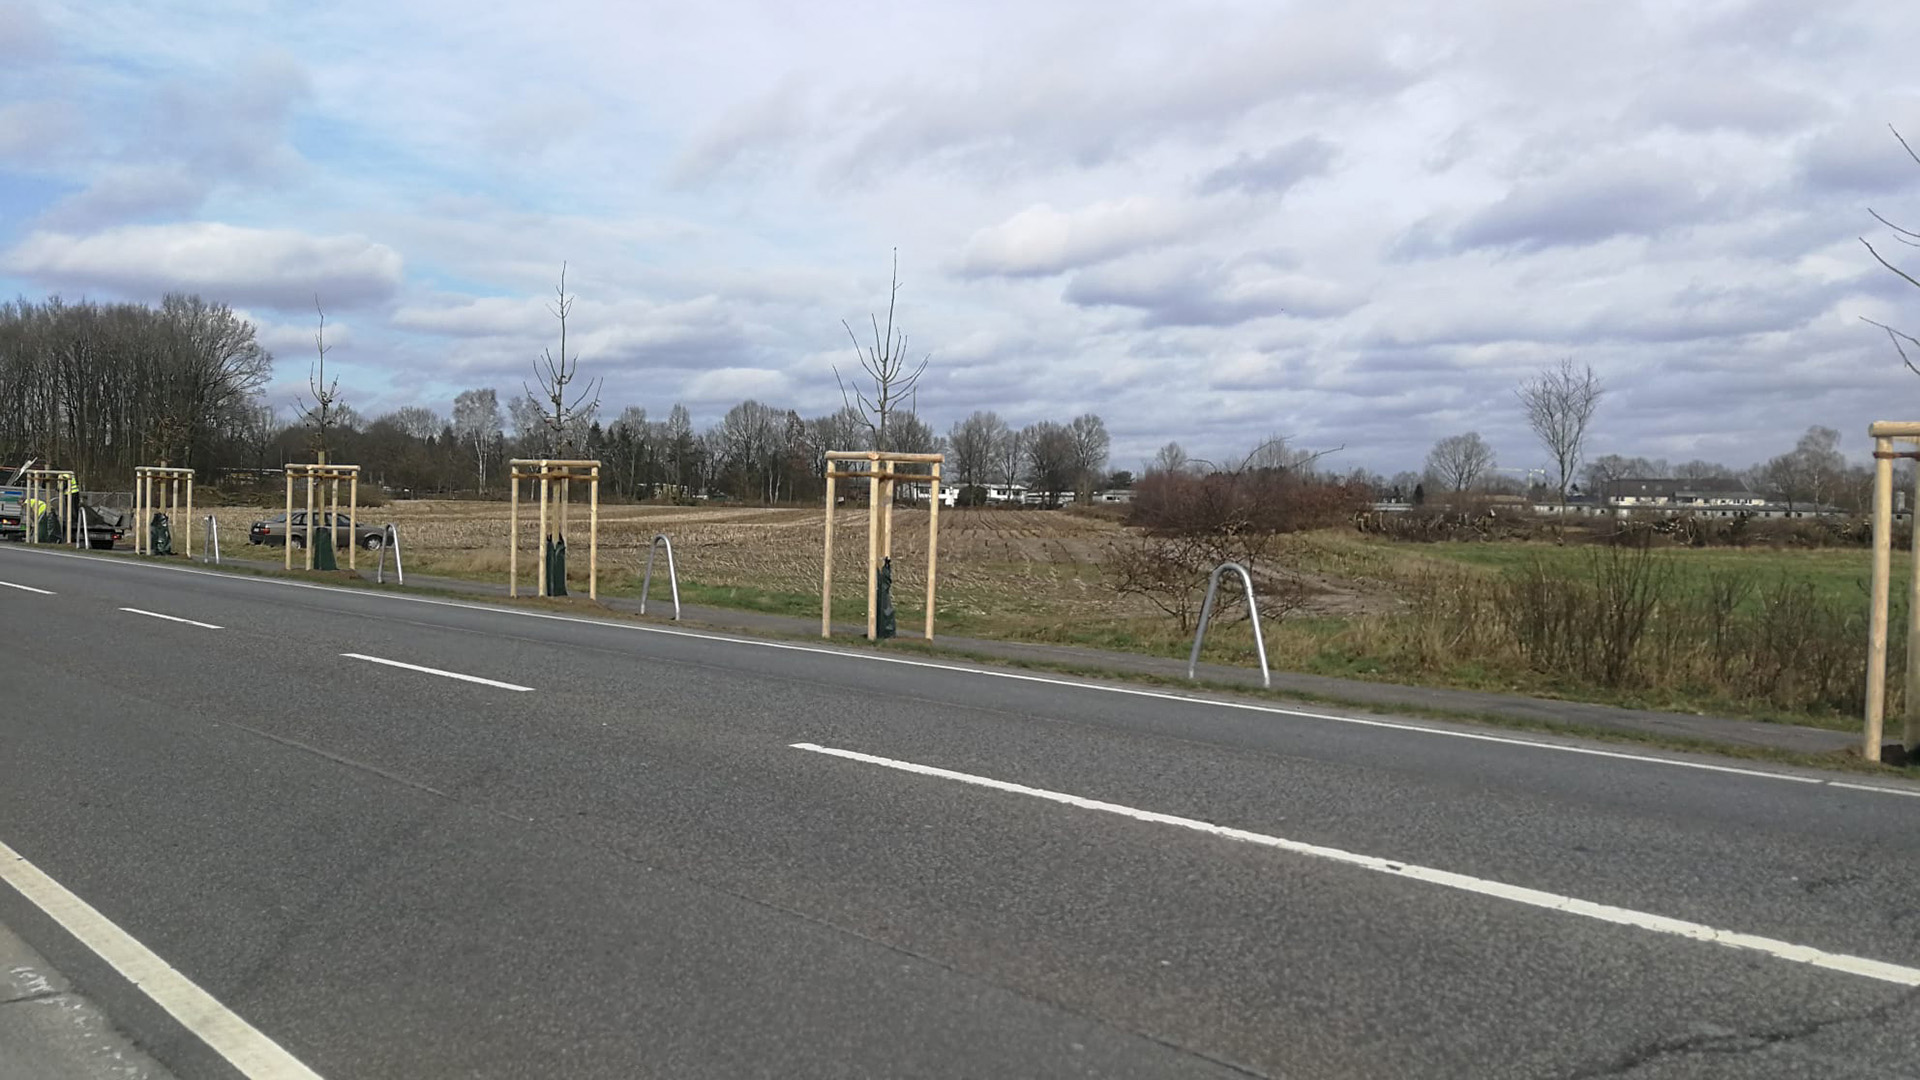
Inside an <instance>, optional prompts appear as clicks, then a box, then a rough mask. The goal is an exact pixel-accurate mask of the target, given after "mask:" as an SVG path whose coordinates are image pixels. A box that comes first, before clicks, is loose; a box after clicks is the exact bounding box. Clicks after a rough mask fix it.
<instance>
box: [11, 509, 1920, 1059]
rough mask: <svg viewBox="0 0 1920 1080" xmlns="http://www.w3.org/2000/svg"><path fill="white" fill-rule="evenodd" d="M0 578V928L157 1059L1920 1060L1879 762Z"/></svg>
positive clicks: (93, 581)
mask: <svg viewBox="0 0 1920 1080" xmlns="http://www.w3.org/2000/svg"><path fill="white" fill-rule="evenodd" d="M0 614H4V616H5V620H4V625H5V626H6V628H7V642H8V648H7V650H6V653H5V654H4V658H0V674H3V675H4V684H3V685H4V686H5V687H6V692H7V694H6V703H7V704H6V707H5V711H4V713H0V878H4V880H5V881H6V882H7V885H5V886H0V924H5V925H8V926H11V927H12V928H13V929H14V930H15V931H16V932H18V933H19V934H20V935H21V936H22V937H23V938H25V939H26V940H27V941H28V943H29V944H31V945H32V946H33V947H34V948H35V949H37V950H39V951H40V952H41V953H43V954H45V955H46V956H47V958H48V959H49V960H50V961H51V962H52V963H53V964H54V965H55V966H56V967H58V968H59V969H60V970H62V971H63V972H65V973H67V974H68V975H69V976H70V977H71V978H72V979H73V981H74V982H75V984H76V985H77V986H79V987H80V988H81V989H82V990H83V991H85V992H86V993H87V994H88V995H89V996H90V997H92V998H93V999H94V1000H95V1001H97V1002H99V1003H100V1005H101V1006H102V1008H103V1009H104V1010H105V1011H106V1012H107V1013H108V1014H109V1015H110V1016H112V1017H113V1019H114V1020H115V1022H116V1023H118V1024H119V1025H120V1026H121V1027H123V1028H124V1029H125V1030H126V1031H127V1032H128V1033H129V1034H130V1035H131V1036H132V1037H133V1038H134V1040H135V1041H136V1042H137V1043H139V1044H140V1045H141V1046H142V1048H144V1049H145V1050H147V1051H148V1052H150V1053H152V1054H153V1055H154V1056H155V1057H156V1058H157V1059H158V1060H160V1061H161V1062H162V1063H163V1064H165V1065H167V1066H168V1067H170V1068H172V1069H173V1070H174V1071H175V1072H177V1073H178V1074H179V1075H180V1076H182V1077H201V1076H206V1077H239V1076H246V1077H256V1078H268V1077H272V1078H275V1080H278V1078H280V1077H301V1076H321V1077H325V1078H327V1080H346V1078H374V1077H405V1078H430V1077H527V1076H553V1077H589V1078H597V1077H606V1078H630V1077H676V1078H678V1077H716V1078H719V1077H725V1078H738V1077H1055V1076H1060V1077H1067V1076H1087V1077H1244V1076H1271V1077H1472V1078H1477V1080H1486V1078H1500V1077H1541V1078H1569V1080H1571V1078H1575V1077H1601V1076H1608V1077H1611V1076H1623V1077H1634V1078H1642V1080H1651V1078H1670V1077H1690V1078H1691V1077H1741V1078H1749V1077H1821V1078H1826V1080H1833V1078H1846V1077H1859V1078H1867V1077H1872V1078H1885V1077H1898V1076H1920V997H1917V996H1916V995H1917V994H1920V990H1916V984H1920V828H1916V826H1917V825H1920V798H1917V797H1914V795H1913V794H1912V793H1911V791H1912V790H1920V789H1902V788H1900V786H1899V785H1898V782H1897V781H1877V780H1862V779H1861V778H1860V777H1857V776H1847V775H1844V774H1835V775H1832V776H1823V775H1820V774H1812V773H1805V774H1799V773H1794V772H1791V771H1788V770H1781V769H1776V768H1773V767H1770V766H1759V765H1752V764H1750V763H1742V762H1732V761H1716V760H1714V759H1708V758H1689V757H1685V756H1682V755H1661V754H1657V753H1652V752H1641V751H1638V750H1635V749H1633V748H1631V747H1622V746H1619V745H1612V746H1604V747H1603V746H1598V745H1594V744H1582V743H1577V742H1571V741H1562V742H1549V741H1546V740H1534V739H1531V738H1528V737H1516V736H1511V735H1507V734H1504V733H1501V732H1498V731H1494V730H1491V729H1477V730H1476V729H1471V728H1452V727H1447V726H1444V725H1438V724H1422V723H1411V722H1408V723H1403V722H1398V721H1393V720H1390V719H1379V720H1373V721H1369V720H1368V719H1367V718H1340V717H1336V716H1331V715H1324V714H1319V713H1316V711H1315V710H1311V709H1304V710H1290V709H1284V708H1278V707H1246V706H1240V707H1233V706H1224V705H1220V704H1217V703H1212V702H1208V701H1204V700H1195V699H1189V698H1186V697H1183V696H1181V695H1177V694H1170V693H1165V692H1159V691H1152V690H1145V689H1140V688H1134V689H1124V688H1112V687H1108V688H1097V687H1089V686H1086V685H1082V684H1078V683H1075V682H1073V681H1071V680H1056V679H1053V678H1051V677H1046V676H1036V675H1032V674H1021V673H1013V672H999V673H982V672H980V671H978V670H972V669H968V668H967V667H965V666H962V665H948V664H942V663H929V662H925V661H918V660H906V658H902V657H897V656H896V657H893V658H884V657H881V656H878V655H876V654H874V653H871V652H868V651H864V650H851V651H849V652H833V651H823V650H820V649H815V648H812V647H809V646H804V645H798V644H795V643H790V642H789V643H771V642H752V641H745V640H738V639H728V638H725V637H720V636H713V635H701V634H694V633H686V632H680V631H674V630H669V629H666V628H663V627H659V626H652V627H641V626H637V625H634V624H613V623H601V622H596V621H593V620H583V619H577V618H569V617H564V616H554V615H547V616H540V615H533V614H526V613H517V612H512V611H506V610H501V609H491V608H487V607H484V606H477V605H466V604H460V603H454V602H446V601H434V600H429V599H423V598H402V597H394V596H389V595H380V594H375V593H372V592H369V591H365V590H352V589H330V588H315V587H310V586H301V585H297V584H291V583H286V582H277V581H272V580H268V579H259V578H248V577H231V576H225V575H220V574H217V573H205V572H193V571H189V570H183V569H180V568H178V566H177V564H175V565H174V566H167V567H163V566H156V565H150V564H141V563H136V562H133V561H131V560H126V559H121V558H114V557H99V556H95V557H87V556H75V555H70V554H63V553H60V552H58V551H50V550H37V551H36V550H26V549H22V548H18V547H13V546H6V547H0ZM902 661H905V662H902ZM136 982H138V984H139V985H136Z"/></svg>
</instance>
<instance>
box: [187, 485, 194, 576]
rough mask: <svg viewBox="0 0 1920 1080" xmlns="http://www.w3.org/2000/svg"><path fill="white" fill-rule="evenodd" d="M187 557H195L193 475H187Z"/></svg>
mask: <svg viewBox="0 0 1920 1080" xmlns="http://www.w3.org/2000/svg"><path fill="white" fill-rule="evenodd" d="M187 558H189V559H191V558H193V477H191V476H189V477H187Z"/></svg>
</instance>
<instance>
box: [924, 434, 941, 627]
mask: <svg viewBox="0 0 1920 1080" xmlns="http://www.w3.org/2000/svg"><path fill="white" fill-rule="evenodd" d="M927 494H928V496H929V498H928V501H927V640H928V641H932V640H933V578H934V572H935V562H934V560H935V558H936V557H937V556H938V555H939V554H940V463H939V462H937V461H936V462H934V463H933V479H932V481H931V482H930V483H929V484H928V486H927Z"/></svg>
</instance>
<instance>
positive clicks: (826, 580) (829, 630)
mask: <svg viewBox="0 0 1920 1080" xmlns="http://www.w3.org/2000/svg"><path fill="white" fill-rule="evenodd" d="M833 503H834V498H833V471H832V470H831V469H829V470H828V471H827V540H826V549H827V560H826V567H825V569H823V570H821V571H820V636H821V637H832V636H833Z"/></svg>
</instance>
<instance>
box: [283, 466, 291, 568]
mask: <svg viewBox="0 0 1920 1080" xmlns="http://www.w3.org/2000/svg"><path fill="white" fill-rule="evenodd" d="M284 531H285V532H286V534H287V535H286V536H285V537H284V539H285V540H286V545H285V546H286V549H287V550H286V552H285V554H286V560H285V561H286V566H285V569H288V570H291V569H293V467H292V466H290V465H289V466H287V524H286V529H285V530H284Z"/></svg>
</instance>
